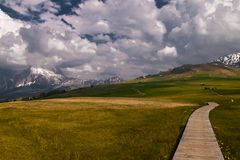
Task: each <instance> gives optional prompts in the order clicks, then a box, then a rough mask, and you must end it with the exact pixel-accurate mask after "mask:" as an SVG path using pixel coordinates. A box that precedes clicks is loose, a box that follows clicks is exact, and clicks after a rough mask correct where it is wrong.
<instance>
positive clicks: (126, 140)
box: [0, 98, 196, 160]
mask: <svg viewBox="0 0 240 160" xmlns="http://www.w3.org/2000/svg"><path fill="white" fill-rule="evenodd" d="M166 104H169V105H166ZM185 105H188V106H185ZM184 106H185V107H184ZM195 108H196V106H195V105H192V104H190V103H188V104H187V103H182V102H174V101H170V100H162V101H161V100H159V99H136V98H134V99H132V98H129V99H128V98H105V99H104V98H103V99H102V98H68V99H59V100H56V99H53V100H41V101H26V102H22V101H20V102H11V103H1V104H0V160H13V159H14V160H88V159H91V160H95V159H99V160H100V159H101V160H105V159H106V160H114V159H116V160H119V159H122V160H126V159H129V160H131V159H134V160H135V159H138V160H140V159H149V160H150V159H157V160H158V159H170V158H171V155H172V154H173V152H174V150H175V147H176V145H177V143H178V139H179V137H180V135H181V132H182V131H183V128H184V126H185V124H186V121H187V119H188V117H189V115H190V114H191V113H192V112H193V110H194V109H195Z"/></svg>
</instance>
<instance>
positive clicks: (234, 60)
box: [214, 53, 240, 67]
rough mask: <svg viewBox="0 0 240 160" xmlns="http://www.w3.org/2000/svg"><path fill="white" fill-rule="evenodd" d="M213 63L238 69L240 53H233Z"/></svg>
mask: <svg viewBox="0 0 240 160" xmlns="http://www.w3.org/2000/svg"><path fill="white" fill-rule="evenodd" d="M214 62H217V63H221V64H224V65H225V66H231V67H240V53H233V54H229V55H226V56H222V57H219V58H218V59H217V60H216V61H214Z"/></svg>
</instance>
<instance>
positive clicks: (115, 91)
mask: <svg viewBox="0 0 240 160" xmlns="http://www.w3.org/2000/svg"><path fill="white" fill-rule="evenodd" d="M222 80H223V81H227V82H231V81H233V83H235V82H238V81H239V80H240V69H239V68H230V67H225V66H222V65H215V64H198V65H183V66H181V67H177V68H173V69H171V70H169V71H166V72H160V73H159V74H156V75H151V76H146V77H139V78H137V79H135V80H130V81H126V82H123V83H118V84H111V85H99V86H93V87H86V88H79V89H75V90H71V91H63V90H62V91H61V90H56V91H52V92H49V93H48V94H46V95H44V97H41V98H65V97H157V96H160V95H164V96H169V95H174V94H176V93H178V92H183V91H184V93H185V92H186V93H189V94H194V93H192V92H193V89H192V88H191V87H196V90H199V89H200V90H202V89H203V87H202V86H201V84H202V83H204V84H207V83H208V82H211V83H216V82H218V81H222ZM188 90H189V92H188Z"/></svg>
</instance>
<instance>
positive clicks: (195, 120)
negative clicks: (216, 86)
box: [173, 102, 224, 160]
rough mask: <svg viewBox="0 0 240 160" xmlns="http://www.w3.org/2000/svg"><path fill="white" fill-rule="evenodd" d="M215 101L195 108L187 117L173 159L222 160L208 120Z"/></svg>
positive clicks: (215, 105)
mask: <svg viewBox="0 0 240 160" xmlns="http://www.w3.org/2000/svg"><path fill="white" fill-rule="evenodd" d="M217 106H218V104H217V103H213V102H209V103H208V105H206V106H203V107H201V108H199V109H197V110H196V111H195V112H194V113H193V114H192V115H191V117H190V118H189V120H188V123H187V126H186V128H185V131H184V133H183V136H182V138H181V141H180V143H179V145H178V148H177V151H176V152H175V154H174V157H173V160H224V158H223V155H222V152H221V150H220V147H219V146H218V143H217V140H216V137H215V134H214V132H213V129H212V126H211V123H210V121H209V112H210V111H211V110H213V109H214V108H215V107H217Z"/></svg>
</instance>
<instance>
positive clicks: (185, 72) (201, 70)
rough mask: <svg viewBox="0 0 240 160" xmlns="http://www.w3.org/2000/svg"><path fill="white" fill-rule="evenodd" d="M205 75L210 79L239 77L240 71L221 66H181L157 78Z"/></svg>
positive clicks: (214, 64)
mask: <svg viewBox="0 0 240 160" xmlns="http://www.w3.org/2000/svg"><path fill="white" fill-rule="evenodd" d="M196 74H198V75H200V74H201V75H206V76H210V77H235V76H240V69H239V68H235V67H227V66H224V65H222V64H219V63H218V64H216V63H208V64H197V65H190V64H189V65H183V66H180V67H176V68H173V69H171V70H169V71H165V72H160V73H159V76H175V77H179V76H185V77H191V76H194V75H196Z"/></svg>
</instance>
